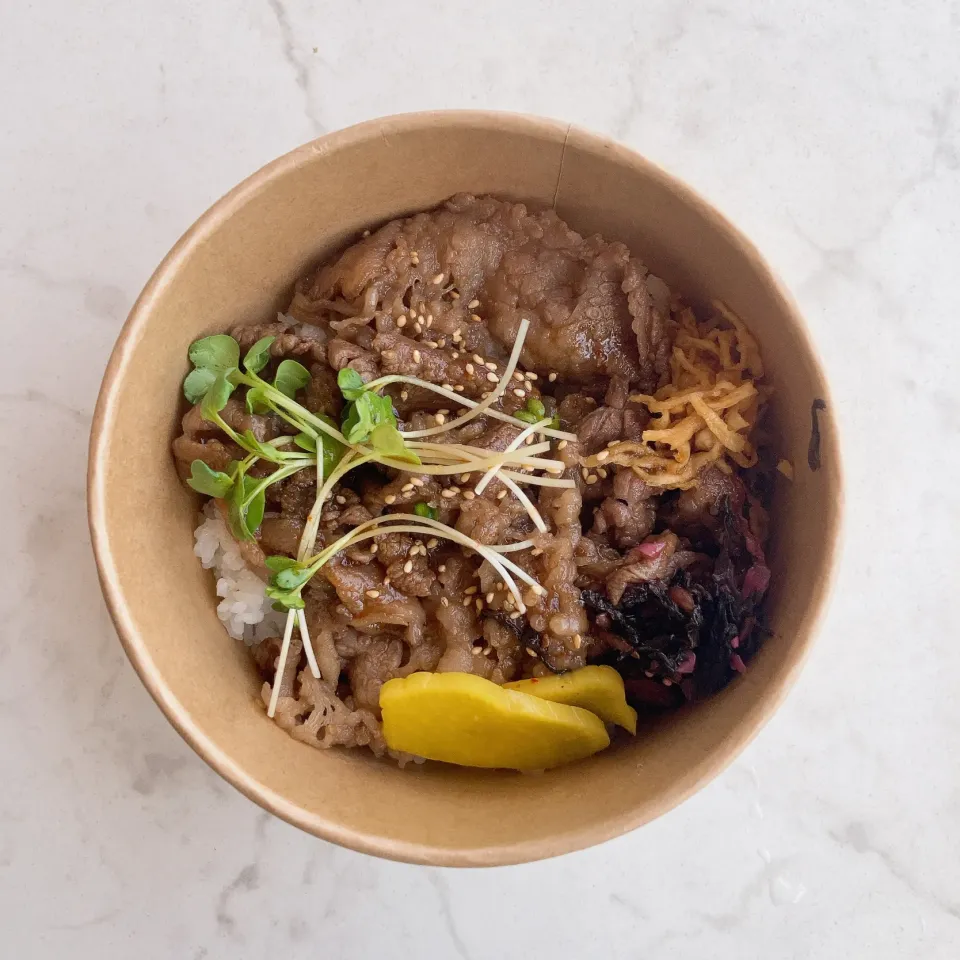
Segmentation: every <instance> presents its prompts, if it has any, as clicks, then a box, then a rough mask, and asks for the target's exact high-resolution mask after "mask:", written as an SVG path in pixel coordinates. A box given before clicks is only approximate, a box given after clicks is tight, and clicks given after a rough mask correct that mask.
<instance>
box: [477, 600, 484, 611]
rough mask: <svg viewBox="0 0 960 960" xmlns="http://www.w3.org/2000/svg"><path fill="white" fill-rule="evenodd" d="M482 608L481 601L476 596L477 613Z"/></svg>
mask: <svg viewBox="0 0 960 960" xmlns="http://www.w3.org/2000/svg"><path fill="white" fill-rule="evenodd" d="M482 609H483V601H482V600H481V599H480V598H479V597H477V613H479V612H480V611H481V610H482Z"/></svg>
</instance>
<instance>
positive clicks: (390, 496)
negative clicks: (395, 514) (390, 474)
mask: <svg viewBox="0 0 960 960" xmlns="http://www.w3.org/2000/svg"><path fill="white" fill-rule="evenodd" d="M383 502H384V503H396V502H397V498H396V496H394V494H392V493H390V494H387V496H385V497H384V498H383Z"/></svg>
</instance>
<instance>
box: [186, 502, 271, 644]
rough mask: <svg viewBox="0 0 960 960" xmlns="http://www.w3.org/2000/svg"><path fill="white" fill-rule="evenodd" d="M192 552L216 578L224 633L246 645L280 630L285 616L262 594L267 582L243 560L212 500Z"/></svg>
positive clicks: (203, 514)
mask: <svg viewBox="0 0 960 960" xmlns="http://www.w3.org/2000/svg"><path fill="white" fill-rule="evenodd" d="M194 538H195V540H196V543H195V545H194V548H193V552H194V553H195V554H196V555H197V557H198V558H199V559H200V563H201V564H203V566H204V568H205V569H207V570H210V569H212V570H213V572H214V574H215V576H216V578H217V596H218V597H222V598H223V599H221V601H220V603H219V604H217V616H218V617H219V618H220V620H221V621H222V622H223V625H224V627H226V629H227V633H229V634H230V636H231V637H236V639H237V640H242V641H243V642H244V643H245V644H247V645H248V646H254V645H255V644H258V643H259V642H260V641H261V640H265V639H266V638H267V637H271V636H272V637H276V636H279V635H280V634H282V633H283V624H284V620H285V619H286V616H285V615H284V614H282V613H279V612H277V611H276V610H274V609H273V607H272V606H271V604H270V601H269V600H268V599H267V597H266V596H265V594H264V590H265V589H266V584H265V583H264V582H263V581H262V580H261V579H260V578H259V577H258V576H257V575H256V574H254V573H252V572H251V571H250V570H249V569H247V565H246V564H245V563H244V561H243V557H242V556H241V554H240V549H239V547H238V546H237V544H236V541H235V540H234V539H233V537H232V536H231V535H230V531H229V530H228V529H227V525H226V524H225V523H224V522H223V520H222V519H221V518H220V514H219V513H218V512H217V509H216V507H215V506H214V505H213V502H212V501H210V502H208V503H207V505H206V506H205V507H204V509H203V513H202V514H201V517H200V525H199V526H198V527H197V529H196V530H195V531H194Z"/></svg>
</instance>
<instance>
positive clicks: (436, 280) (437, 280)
mask: <svg viewBox="0 0 960 960" xmlns="http://www.w3.org/2000/svg"><path fill="white" fill-rule="evenodd" d="M430 282H431V283H435V284H437V285H438V286H439V285H440V284H441V283H443V274H442V273H438V274H437V275H436V276H435V277H434V278H433V279H432V280H431V281H430Z"/></svg>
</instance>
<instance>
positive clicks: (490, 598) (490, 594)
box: [484, 592, 494, 603]
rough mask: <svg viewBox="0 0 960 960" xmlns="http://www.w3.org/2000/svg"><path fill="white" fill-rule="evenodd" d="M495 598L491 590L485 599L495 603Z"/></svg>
mask: <svg viewBox="0 0 960 960" xmlns="http://www.w3.org/2000/svg"><path fill="white" fill-rule="evenodd" d="M493 598H494V594H493V593H492V592H491V593H488V594H487V595H486V597H485V598H484V599H485V600H486V601H487V603H493Z"/></svg>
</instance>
